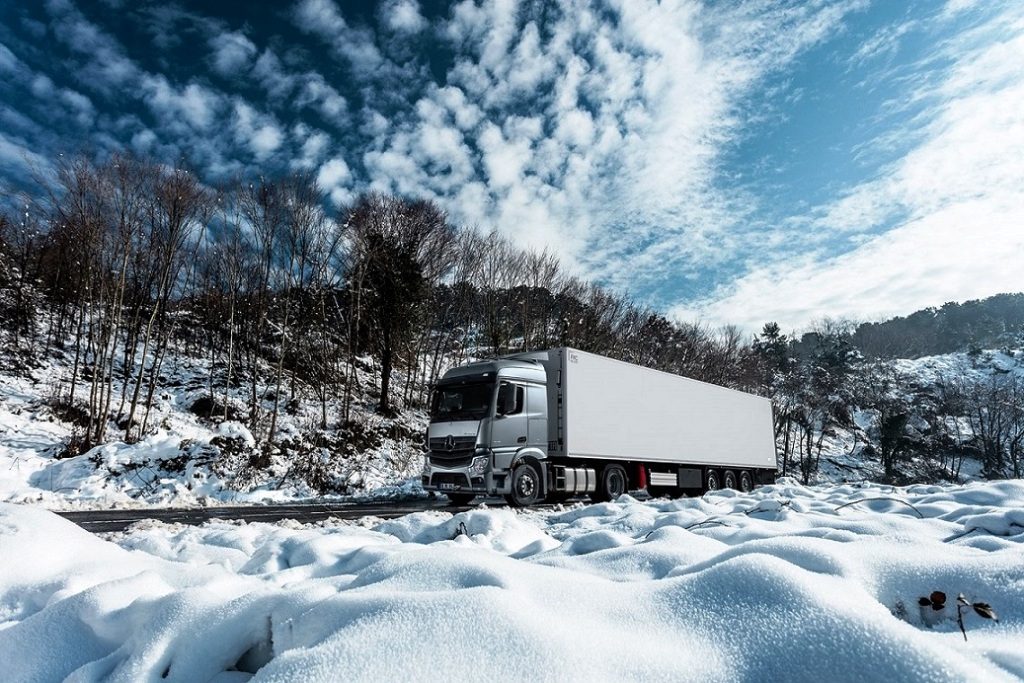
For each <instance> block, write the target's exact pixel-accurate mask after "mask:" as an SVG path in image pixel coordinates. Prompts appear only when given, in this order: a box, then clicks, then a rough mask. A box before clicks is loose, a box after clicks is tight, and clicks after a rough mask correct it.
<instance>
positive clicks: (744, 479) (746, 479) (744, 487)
mask: <svg viewBox="0 0 1024 683" xmlns="http://www.w3.org/2000/svg"><path fill="white" fill-rule="evenodd" d="M753 488H754V484H753V482H752V481H751V480H750V475H749V474H748V473H746V472H744V473H743V474H741V475H740V491H743V492H744V493H749V492H750V491H751V490H753Z"/></svg>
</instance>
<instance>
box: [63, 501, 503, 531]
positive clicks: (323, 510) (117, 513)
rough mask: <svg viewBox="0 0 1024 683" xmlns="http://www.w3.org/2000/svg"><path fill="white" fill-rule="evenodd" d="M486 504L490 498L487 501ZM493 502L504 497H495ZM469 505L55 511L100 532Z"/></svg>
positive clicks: (416, 503)
mask: <svg viewBox="0 0 1024 683" xmlns="http://www.w3.org/2000/svg"><path fill="white" fill-rule="evenodd" d="M487 503H488V505H490V504H491V503H492V501H490V500H488V501H487ZM494 503H496V504H499V505H500V504H504V501H500V500H495V501H494ZM470 507H471V506H465V505H449V504H448V502H447V501H444V500H413V501H403V502H395V501H381V502H377V503H333V504H320V503H317V504H298V505H244V506H230V507H206V508H143V509H127V510H72V511H60V512H57V514H59V515H60V516H62V517H64V518H65V519H68V520H71V521H72V522H74V523H75V524H77V525H78V526H80V527H82V528H83V529H85V530H86V531H91V532H93V533H104V532H111V531H124V530H125V529H127V528H128V527H129V526H131V525H132V524H134V523H135V522H139V521H141V520H144V519H157V520H160V521H161V522H168V523H177V524H202V523H203V522H206V521H209V520H211V519H235V520H245V521H246V522H276V521H278V520H281V519H294V520H296V521H298V522H315V521H317V520H321V519H328V518H330V517H337V518H340V519H359V518H360V517H369V516H373V517H401V516H402V515H407V514H409V513H412V512H422V511H424V510H444V511H446V512H453V513H454V512H463V511H465V510H469V509H470Z"/></svg>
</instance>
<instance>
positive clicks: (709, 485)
mask: <svg viewBox="0 0 1024 683" xmlns="http://www.w3.org/2000/svg"><path fill="white" fill-rule="evenodd" d="M704 484H705V486H704V488H705V489H706V490H708V491H717V490H718V489H720V488H722V480H721V479H719V478H718V470H708V473H707V475H706V476H705V478H704Z"/></svg>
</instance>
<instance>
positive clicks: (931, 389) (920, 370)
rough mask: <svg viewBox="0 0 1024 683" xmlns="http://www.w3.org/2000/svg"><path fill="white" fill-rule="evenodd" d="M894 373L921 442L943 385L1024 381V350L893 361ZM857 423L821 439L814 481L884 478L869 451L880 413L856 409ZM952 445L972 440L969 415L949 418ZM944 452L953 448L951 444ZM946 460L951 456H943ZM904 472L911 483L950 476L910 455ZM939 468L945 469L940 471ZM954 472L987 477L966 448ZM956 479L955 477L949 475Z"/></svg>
mask: <svg viewBox="0 0 1024 683" xmlns="http://www.w3.org/2000/svg"><path fill="white" fill-rule="evenodd" d="M893 367H894V368H895V371H896V372H898V373H899V375H900V376H901V380H900V386H899V388H898V391H899V392H902V395H901V396H900V398H901V399H902V400H903V401H905V403H906V405H907V407H908V408H909V409H910V412H911V415H910V419H909V420H908V422H907V424H906V426H905V427H904V432H905V434H906V435H907V436H908V437H909V438H911V439H915V440H921V439H922V438H923V435H925V434H926V433H927V432H928V431H929V429H931V428H932V425H930V424H928V421H927V420H925V419H924V418H923V417H922V414H921V413H923V412H926V411H927V410H928V405H926V404H929V403H931V404H934V403H936V402H938V401H940V400H941V397H940V396H939V394H940V393H941V392H940V390H939V386H940V385H942V384H947V385H948V384H960V385H973V386H984V385H985V384H986V383H987V382H988V381H990V380H991V379H992V378H993V377H995V378H997V379H998V378H1005V377H1010V376H1016V377H1017V378H1018V379H1019V380H1021V381H1024V351H1021V350H1002V351H1000V350H987V351H981V352H978V353H974V354H971V353H948V354H942V355H938V356H923V357H921V358H913V359H898V360H895V361H893ZM852 416H853V425H851V426H850V427H846V428H844V427H832V428H830V429H828V430H826V433H825V435H824V437H823V448H822V454H821V461H820V464H819V467H818V470H817V472H816V474H815V476H814V477H813V478H812V481H813V482H814V483H829V482H837V483H838V482H861V481H878V480H880V479H882V478H883V468H882V464H881V463H880V462H879V459H878V458H877V457H875V456H874V454H873V453H872V452H871V447H870V446H869V444H872V443H877V441H878V430H879V425H878V417H879V416H878V412H877V411H874V410H870V409H861V408H855V409H854V410H853V411H852ZM947 421H948V422H950V423H952V424H950V425H949V428H948V431H949V433H950V435H951V437H952V438H951V441H952V442H954V443H958V444H960V445H966V444H970V443H971V440H972V438H973V436H974V434H973V432H972V422H971V420H969V419H966V417H963V416H961V417H958V418H952V417H950V418H948V419H947ZM939 450H940V451H942V450H952V449H950V448H949V447H948V446H947V447H946V448H945V449H943V448H942V447H940V448H939ZM943 455H945V457H947V458H952V457H953V456H952V455H951V454H949V453H947V454H943ZM901 468H902V469H903V471H904V474H905V476H906V477H907V478H909V479H911V480H918V481H922V480H923V481H934V480H935V478H936V477H937V475H940V474H943V475H945V476H946V477H949V473H948V472H941V471H937V468H936V466H935V458H930V459H929V458H924V457H921V456H920V455H911V456H910V457H908V461H907V462H906V463H903V464H902V465H901ZM939 469H941V468H939ZM956 472H957V475H958V479H959V480H960V481H972V480H975V479H979V478H983V476H982V463H981V462H980V461H979V460H978V459H977V458H975V457H973V455H972V454H971V451H970V450H969V449H968V450H967V451H966V454H965V455H964V457H963V459H962V461H959V460H958V462H957V466H956ZM950 478H953V477H950Z"/></svg>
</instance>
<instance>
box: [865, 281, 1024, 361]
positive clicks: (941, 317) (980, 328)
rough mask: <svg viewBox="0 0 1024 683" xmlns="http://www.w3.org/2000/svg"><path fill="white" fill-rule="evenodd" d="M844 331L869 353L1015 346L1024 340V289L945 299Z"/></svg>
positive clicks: (899, 354)
mask: <svg viewBox="0 0 1024 683" xmlns="http://www.w3.org/2000/svg"><path fill="white" fill-rule="evenodd" d="M849 335H850V342H851V343H852V344H853V345H854V346H856V347H857V348H858V349H860V351H861V352H862V353H863V354H864V355H865V356H869V357H872V358H918V357H920V356H932V355H937V354H942V353H953V352H955V351H968V350H980V349H997V348H1020V346H1021V345H1022V343H1024V294H997V295H996V296H991V297H988V298H987V299H981V300H975V301H965V302H964V303H962V304H960V303H956V302H949V303H946V304H943V305H942V306H941V307H939V308H925V309H922V310H920V311H916V312H914V313H911V314H910V315H908V316H905V317H904V316H899V317H895V318H891V319H890V320H886V321H885V322H880V323H872V322H866V323H861V324H860V325H858V326H857V327H856V328H854V329H853V330H852V331H850V332H849Z"/></svg>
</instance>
